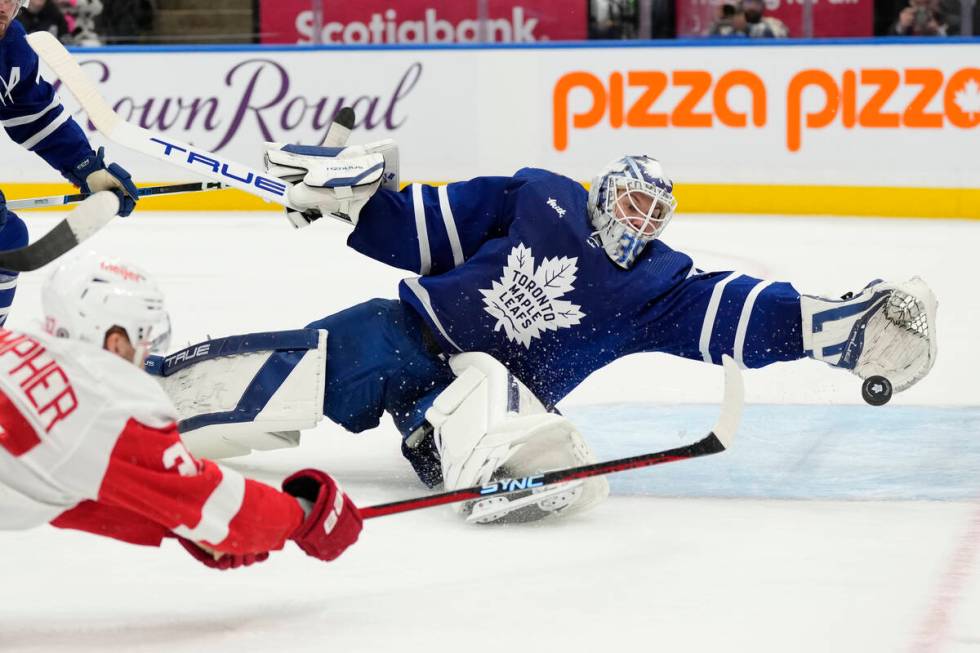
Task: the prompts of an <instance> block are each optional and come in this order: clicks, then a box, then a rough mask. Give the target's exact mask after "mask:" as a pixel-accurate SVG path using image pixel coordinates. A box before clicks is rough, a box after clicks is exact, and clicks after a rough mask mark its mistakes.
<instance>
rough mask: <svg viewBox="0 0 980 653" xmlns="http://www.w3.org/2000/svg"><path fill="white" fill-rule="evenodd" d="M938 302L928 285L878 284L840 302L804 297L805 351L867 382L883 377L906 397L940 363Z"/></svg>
mask: <svg viewBox="0 0 980 653" xmlns="http://www.w3.org/2000/svg"><path fill="white" fill-rule="evenodd" d="M936 306H937V302H936V296H935V295H934V294H933V292H932V290H930V289H929V286H927V285H926V283H925V281H923V280H922V279H920V278H919V277H913V278H911V279H909V280H908V281H905V282H903V283H889V282H882V281H873V282H871V283H870V284H868V285H867V286H866V287H865V288H864V290H862V291H861V292H860V293H858V294H856V295H852V293H848V294H847V295H844V297H843V298H841V299H839V300H834V299H827V298H824V297H812V296H809V295H803V296H802V297H801V298H800V307H801V310H802V313H803V348H804V349H805V350H806V351H807V354H808V355H809V356H811V357H813V358H815V359H817V360H821V361H823V362H825V363H828V364H830V365H833V366H834V367H842V368H845V369H849V370H851V371H852V372H853V373H854V374H857V375H858V376H859V377H861V378H862V379H866V378H868V377H869V376H875V375H880V376H883V377H885V378H886V379H888V380H889V381H891V384H892V388H893V389H894V391H895V392H901V391H902V390H906V389H908V388H910V387H912V386H913V385H914V384H916V383H917V382H919V381H921V380H922V379H923V378H924V377H925V375H926V374H928V373H929V370H930V369H932V365H933V363H935V362H936Z"/></svg>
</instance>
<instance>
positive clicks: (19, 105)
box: [0, 21, 92, 176]
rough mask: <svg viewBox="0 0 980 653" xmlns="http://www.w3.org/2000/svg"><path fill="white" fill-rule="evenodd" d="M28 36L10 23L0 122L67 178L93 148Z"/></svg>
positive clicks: (0, 77)
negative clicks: (46, 76) (47, 75)
mask: <svg viewBox="0 0 980 653" xmlns="http://www.w3.org/2000/svg"><path fill="white" fill-rule="evenodd" d="M25 35H26V34H25V32H24V27H23V25H21V24H20V23H19V22H17V21H14V22H12V23H11V24H10V27H9V28H8V29H7V35H6V37H5V38H4V43H3V44H4V46H5V47H4V48H3V49H2V51H0V52H2V53H0V84H2V87H0V124H2V125H3V128H4V130H5V131H6V132H7V135H8V136H10V138H11V140H13V141H14V142H15V143H19V144H20V145H21V146H22V147H24V148H25V149H28V150H31V151H33V152H34V153H36V154H37V155H38V156H40V157H41V158H42V159H44V160H45V161H46V162H47V163H48V165H50V166H51V167H52V168H54V169H55V170H58V171H59V172H60V173H61V174H62V175H66V176H67V174H66V173H67V172H68V171H69V170H71V168H72V167H73V166H74V165H75V164H76V163H78V162H79V161H81V160H82V159H84V158H85V157H86V156H88V155H89V154H91V153H92V146H91V145H89V142H88V138H86V137H85V134H84V133H83V132H82V129H81V128H80V127H79V126H78V124H77V123H76V122H75V121H74V120H72V118H71V114H69V113H68V112H67V111H66V110H65V108H64V107H63V106H62V105H61V101H60V100H59V99H58V96H57V94H56V93H55V91H54V87H52V86H51V84H49V83H48V82H46V81H45V80H44V79H42V78H41V74H40V71H39V69H38V58H37V55H36V54H35V53H34V51H33V50H32V49H31V47H30V46H29V45H28V44H27V41H26V40H25V38H24V37H25ZM4 76H5V78H4Z"/></svg>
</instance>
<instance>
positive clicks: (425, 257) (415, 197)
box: [412, 184, 432, 274]
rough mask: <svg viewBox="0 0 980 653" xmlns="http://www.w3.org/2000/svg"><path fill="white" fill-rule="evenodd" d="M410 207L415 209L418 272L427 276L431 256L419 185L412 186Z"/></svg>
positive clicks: (430, 264)
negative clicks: (417, 238)
mask: <svg viewBox="0 0 980 653" xmlns="http://www.w3.org/2000/svg"><path fill="white" fill-rule="evenodd" d="M412 207H413V208H414V209H415V231H416V233H417V234H418V237H419V262H420V264H419V271H420V272H421V273H422V274H429V271H430V270H431V269H432V254H431V253H430V252H429V232H428V230H427V229H426V227H425V204H423V203H422V186H421V184H412Z"/></svg>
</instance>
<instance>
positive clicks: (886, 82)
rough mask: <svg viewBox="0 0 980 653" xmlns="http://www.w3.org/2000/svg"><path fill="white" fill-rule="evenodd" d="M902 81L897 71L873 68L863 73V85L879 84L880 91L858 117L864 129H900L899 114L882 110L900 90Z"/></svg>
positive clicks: (872, 97) (876, 92)
mask: <svg viewBox="0 0 980 653" xmlns="http://www.w3.org/2000/svg"><path fill="white" fill-rule="evenodd" d="M899 81H900V79H899V76H898V71H897V70H888V69H886V68H872V69H868V70H862V71H861V83H862V84H869V85H873V84H877V86H878V90H877V91H875V93H874V95H872V96H871V98H870V99H869V100H868V101H867V103H866V104H865V105H864V107H863V108H862V109H861V114H860V115H859V116H858V123H860V125H861V126H862V127H898V126H899V121H898V113H896V112H893V111H889V112H884V111H882V110H881V108H882V107H883V106H885V103H886V102H888V100H889V99H890V98H891V96H892V94H893V93H894V92H895V89H897V88H898V83H899Z"/></svg>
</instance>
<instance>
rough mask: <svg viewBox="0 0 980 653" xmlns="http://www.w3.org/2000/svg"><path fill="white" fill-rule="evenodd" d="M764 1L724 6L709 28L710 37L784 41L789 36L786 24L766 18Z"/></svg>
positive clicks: (771, 17)
mask: <svg viewBox="0 0 980 653" xmlns="http://www.w3.org/2000/svg"><path fill="white" fill-rule="evenodd" d="M764 12H765V4H764V3H763V1H762V0H741V2H740V3H739V5H738V6H737V7H736V6H735V5H732V4H723V5H721V7H720V8H719V16H718V20H716V21H715V22H714V23H712V25H711V27H709V28H708V36H726V37H748V38H750V39H784V38H786V37H788V36H789V28H788V27H786V24H785V23H784V22H783V21H781V20H779V19H778V18H774V17H773V16H765V15H764Z"/></svg>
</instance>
